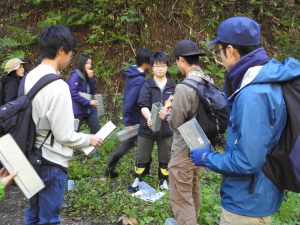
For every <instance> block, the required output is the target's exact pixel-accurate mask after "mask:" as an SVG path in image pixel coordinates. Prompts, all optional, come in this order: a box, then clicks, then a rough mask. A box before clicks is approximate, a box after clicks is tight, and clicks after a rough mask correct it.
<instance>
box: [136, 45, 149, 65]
mask: <svg viewBox="0 0 300 225" xmlns="http://www.w3.org/2000/svg"><path fill="white" fill-rule="evenodd" d="M152 55H153V52H152V51H151V50H150V49H148V48H139V49H138V50H137V51H136V56H135V63H136V65H137V66H141V65H142V64H144V63H146V64H150V57H151V56H152Z"/></svg>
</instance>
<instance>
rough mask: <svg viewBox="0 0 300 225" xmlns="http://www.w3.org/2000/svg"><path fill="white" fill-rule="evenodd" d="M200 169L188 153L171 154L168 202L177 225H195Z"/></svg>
mask: <svg viewBox="0 0 300 225" xmlns="http://www.w3.org/2000/svg"><path fill="white" fill-rule="evenodd" d="M199 176H200V168H199V167H197V166H195V165H194V163H193V162H192V160H191V159H190V158H189V156H188V151H181V152H179V153H172V155H171V160H170V163H169V189H170V202H171V206H172V210H173V213H174V216H175V219H176V221H177V223H178V224H179V225H197V217H198V216H199V213H200V206H201V193H200V180H199Z"/></svg>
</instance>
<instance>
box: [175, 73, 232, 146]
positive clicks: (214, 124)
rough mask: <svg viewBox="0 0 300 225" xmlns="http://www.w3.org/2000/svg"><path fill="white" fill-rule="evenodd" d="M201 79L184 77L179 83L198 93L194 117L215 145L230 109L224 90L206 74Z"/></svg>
mask: <svg viewBox="0 0 300 225" xmlns="http://www.w3.org/2000/svg"><path fill="white" fill-rule="evenodd" d="M201 78H202V79H201V81H199V82H197V81H195V80H193V79H189V78H186V79H184V80H183V81H182V82H181V83H182V84H185V85H187V86H189V87H191V88H193V89H195V90H196V91H197V93H198V95H199V106H198V110H197V114H196V119H197V121H198V123H199V124H200V126H201V128H202V129H203V131H204V133H205V134H206V136H207V137H208V139H209V140H210V142H211V143H212V145H215V144H217V143H219V142H220V141H221V140H222V137H223V134H224V133H225V131H226V129H227V125H228V119H229V116H230V110H229V107H228V106H227V99H226V96H225V94H224V92H223V91H222V90H221V89H219V88H218V87H216V86H215V85H214V83H213V81H212V79H211V78H210V77H209V76H208V75H204V76H201Z"/></svg>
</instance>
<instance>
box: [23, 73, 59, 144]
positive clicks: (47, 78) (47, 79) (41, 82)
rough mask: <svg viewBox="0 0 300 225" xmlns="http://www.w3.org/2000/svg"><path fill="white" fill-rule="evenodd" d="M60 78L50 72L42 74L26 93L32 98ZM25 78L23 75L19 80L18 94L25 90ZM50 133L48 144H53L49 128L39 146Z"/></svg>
mask: <svg viewBox="0 0 300 225" xmlns="http://www.w3.org/2000/svg"><path fill="white" fill-rule="evenodd" d="M59 79H61V78H60V77H58V76H57V75H56V74H54V73H50V74H47V75H45V76H43V77H42V78H41V79H39V80H38V82H37V83H36V84H35V85H34V86H33V87H32V88H31V89H30V91H29V92H28V93H27V96H28V97H29V98H30V99H31V100H32V99H33V98H34V96H35V95H36V94H37V93H38V92H39V91H40V90H41V89H42V88H43V87H45V86H46V85H47V84H50V83H51V82H53V81H56V80H59ZM25 80H26V76H24V77H23V78H22V80H21V83H20V86H19V91H18V96H22V95H24V91H25ZM50 135H51V143H50V146H53V145H54V136H53V134H52V131H51V130H49V132H48V134H47V136H46V138H45V140H44V141H43V143H42V145H41V146H40V148H42V147H43V145H44V143H45V141H46V140H47V139H48V137H49V136H50Z"/></svg>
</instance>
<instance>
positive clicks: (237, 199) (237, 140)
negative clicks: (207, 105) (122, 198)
mask: <svg viewBox="0 0 300 225" xmlns="http://www.w3.org/2000/svg"><path fill="white" fill-rule="evenodd" d="M213 44H216V46H217V50H216V53H217V54H218V55H219V57H220V59H221V61H222V62H223V64H224V66H225V68H226V70H227V74H226V77H225V91H226V94H227V96H228V103H229V105H230V108H231V116H230V119H229V124H228V128H227V138H226V147H225V151H224V153H218V152H213V151H212V150H211V146H207V147H206V148H203V149H194V150H191V152H190V156H191V158H192V160H193V161H194V163H195V164H196V165H197V166H205V167H207V168H209V169H211V170H213V171H215V172H217V173H220V174H222V175H223V181H222V185H221V198H222V201H221V202H222V213H221V221H220V224H221V225H225V224H226V225H233V224H235V225H236V224H240V225H241V224H242V225H252V224H270V223H271V215H272V214H274V213H275V212H276V211H277V210H278V209H279V207H280V206H281V204H282V201H283V198H284V192H283V190H280V189H279V188H277V186H275V185H274V184H273V183H272V181H271V180H270V179H269V178H267V177H266V176H265V174H264V172H263V170H262V168H263V164H264V162H265V160H266V157H267V155H268V154H269V153H270V152H271V151H272V149H273V147H274V146H275V145H276V144H277V143H278V141H279V138H280V136H281V133H282V130H283V128H284V125H285V121H286V108H285V103H284V99H283V95H282V90H281V87H280V83H279V82H281V81H288V80H290V79H294V78H296V77H297V76H300V75H299V74H300V63H299V62H298V61H297V60H295V59H292V58H288V59H286V60H285V61H284V62H283V63H280V62H278V61H277V60H275V59H271V60H270V59H269V57H268V55H267V53H266V51H265V49H264V48H262V47H260V25H259V24H258V23H257V22H255V21H254V20H252V19H250V18H247V17H232V18H229V19H227V20H225V21H223V22H222V23H221V24H220V25H219V27H218V29H217V34H216V39H215V40H213V41H212V42H210V43H209V45H213Z"/></svg>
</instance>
